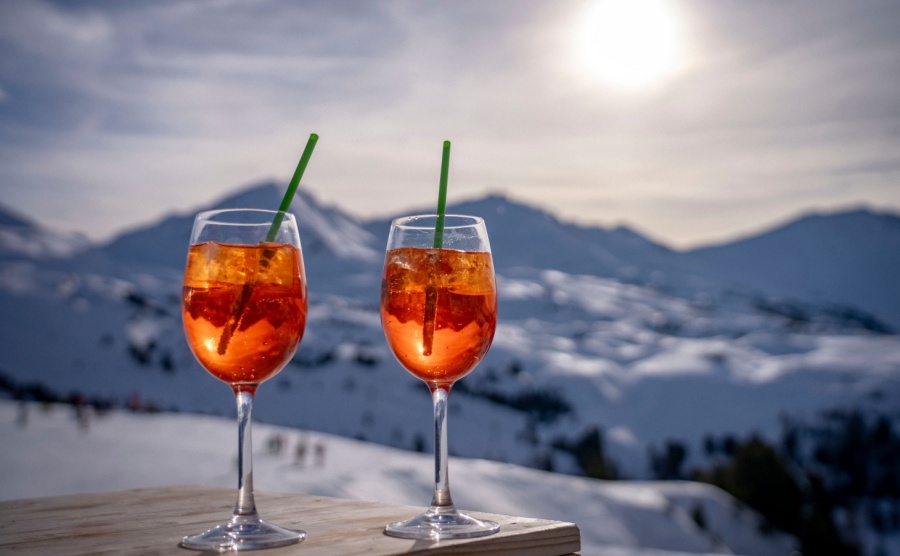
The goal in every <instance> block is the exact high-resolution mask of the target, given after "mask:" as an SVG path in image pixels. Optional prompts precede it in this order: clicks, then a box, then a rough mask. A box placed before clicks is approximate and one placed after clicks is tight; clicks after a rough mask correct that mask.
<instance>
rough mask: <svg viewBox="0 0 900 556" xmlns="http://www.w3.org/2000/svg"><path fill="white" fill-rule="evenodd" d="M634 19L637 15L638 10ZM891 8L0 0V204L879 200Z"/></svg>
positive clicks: (899, 24)
mask: <svg viewBox="0 0 900 556" xmlns="http://www.w3.org/2000/svg"><path fill="white" fill-rule="evenodd" d="M635 6H638V7H639V8H640V9H639V12H638V14H637V15H635V14H634V13H633V12H634V10H629V7H631V8H633V7H635ZM898 29H900V2H898V1H897V0H795V1H791V0H671V1H667V0H607V1H602V0H596V1H594V0H553V1H539V0H515V1H513V0H509V1H506V0H504V1H495V0H453V1H445V2H436V1H426V0H420V1H375V0H368V1H366V0H359V1H341V0H320V1H290V0H210V1H198V0H190V1H189V0H168V1H136V0H129V1H127V2H119V1H113V0H110V1H94V2H49V1H41V0H2V2H0V204H4V205H7V206H10V207H12V208H14V209H16V210H18V211H19V212H21V213H24V214H25V215H28V216H30V217H32V218H34V219H36V220H38V221H39V222H41V223H43V224H46V225H49V226H51V227H54V228H56V229H60V230H80V231H83V232H85V233H87V234H88V235H89V236H91V237H93V238H106V237H109V236H110V235H111V234H112V233H114V232H116V231H119V230H122V229H123V228H128V227H132V226H135V225H138V224H144V223H147V222H150V221H152V220H154V219H156V218H158V217H160V216H162V215H163V214H166V213H169V212H173V211H177V212H185V211H189V210H191V209H193V208H195V207H198V206H200V205H203V204H205V203H207V202H209V201H212V200H214V199H216V198H218V197H220V196H222V195H225V194H227V193H229V192H232V191H234V190H236V189H238V188H240V187H243V186H246V185H248V184H251V183H256V182H259V181H261V180H263V179H269V178H275V179H278V180H283V181H284V182H285V183H286V182H287V180H288V179H289V178H290V175H291V173H292V172H293V170H294V167H295V166H296V163H297V160H298V159H299V156H300V153H301V152H302V150H303V147H304V145H305V143H306V140H307V138H308V136H309V134H310V133H311V132H316V133H318V134H319V135H320V137H321V139H320V140H319V144H318V146H317V148H316V152H315V154H314V156H313V158H312V161H311V162H310V165H309V167H308V169H307V173H306V177H305V179H304V184H305V186H307V187H308V188H309V189H310V190H312V191H313V192H314V194H315V195H317V196H318V197H319V198H320V199H321V200H322V201H324V202H326V203H329V204H336V205H338V206H341V207H343V208H344V209H345V210H347V211H349V212H351V213H353V214H356V215H357V216H359V217H361V218H368V217H373V216H384V215H388V214H396V213H399V212H402V211H404V210H407V209H409V210H411V209H418V208H422V207H430V206H431V205H433V204H434V202H435V199H436V195H437V186H438V180H439V174H440V157H441V142H442V141H443V140H444V139H449V140H451V141H452V143H453V147H452V156H451V168H450V194H449V200H450V201H451V202H453V201H458V200H464V199H468V198H471V197H474V196H479V195H482V194H485V193H489V192H497V193H503V194H505V195H508V196H509V197H511V198H513V199H516V200H521V201H525V202H528V203H531V204H536V205H540V206H543V207H545V208H547V209H549V210H551V211H552V212H553V213H554V214H556V215H557V216H559V217H560V218H562V219H564V220H567V221H574V222H580V223H585V224H600V225H606V226H608V225H614V224H619V223H627V224H630V225H632V226H634V227H635V228H636V229H638V230H639V231H641V232H643V233H646V234H648V235H649V236H650V237H652V238H654V239H656V240H658V241H662V242H664V243H667V244H669V245H673V246H679V247H684V246H689V245H694V244H697V243H699V242H709V241H715V240H720V239H725V238H731V237H734V236H735V235H737V234H742V233H746V232H751V231H755V230H758V229H759V228H760V227H762V226H768V225H771V224H774V223H777V222H780V221H782V220H784V219H785V218H787V217H789V216H793V215H796V214H798V213H800V212H803V211H806V210H810V209H827V210H831V209H835V208H840V207H846V206H851V205H852V206H857V205H860V204H866V205H868V206H871V207H876V208H890V209H892V210H895V211H897V210H900V31H898Z"/></svg>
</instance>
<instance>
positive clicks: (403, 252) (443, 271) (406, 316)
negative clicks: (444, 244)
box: [381, 247, 497, 386]
mask: <svg viewBox="0 0 900 556" xmlns="http://www.w3.org/2000/svg"><path fill="white" fill-rule="evenodd" d="M381 321H382V326H383V327H384V333H385V336H386V338H387V341H388V344H389V345H390V347H391V350H392V351H393V352H394V355H395V356H396V357H397V359H398V360H399V361H400V363H401V364H402V365H403V367H404V368H405V369H406V370H407V371H409V372H410V373H412V374H413V375H415V376H416V377H418V378H420V379H422V380H424V381H425V382H427V383H428V384H429V385H430V386H432V385H451V384H453V383H454V382H455V381H457V380H459V379H460V378H462V377H463V376H465V375H466V374H467V373H468V372H469V371H471V370H472V369H474V368H475V366H476V365H477V364H478V363H479V362H480V361H481V359H482V357H484V354H485V353H487V351H488V348H490V346H491V341H492V340H493V338H494V329H495V327H496V324H497V293H496V286H495V284H494V270H493V263H492V262H491V255H490V253H485V252H464V251H454V250H449V249H428V248H418V247H402V248H398V249H392V250H389V251H388V252H387V255H386V258H385V264H384V276H383V280H382V290H381Z"/></svg>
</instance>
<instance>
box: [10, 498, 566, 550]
mask: <svg viewBox="0 0 900 556" xmlns="http://www.w3.org/2000/svg"><path fill="white" fill-rule="evenodd" d="M235 495H236V494H235V491H233V490H230V489H224V488H213V487H203V486H183V487H182V486H179V487H166V488H149V489H137V490H125V491H118V492H108V493H95V494H80V495H69V496H54V497H48V498H30V499H25V500H9V501H3V502H0V553H15V554H42V555H43V554H54V555H65V554H126V553H127V554H146V555H153V554H178V555H180V556H190V555H191V554H199V553H198V552H193V551H189V550H185V549H183V548H180V547H178V543H179V541H180V540H181V538H182V537H183V536H184V535H187V534H192V533H198V532H201V531H205V530H206V529H209V528H210V527H212V526H213V525H216V524H218V523H221V522H223V521H225V520H227V519H228V518H229V517H230V515H231V511H232V509H233V507H234V499H235ZM256 503H257V506H258V507H259V509H260V514H261V515H262V517H263V519H265V520H267V521H271V522H273V523H277V524H278V525H282V526H285V527H288V528H294V529H303V530H304V531H306V532H307V534H308V536H307V538H306V540H305V541H303V542H301V543H300V544H295V545H291V546H286V547H281V548H272V549H267V550H264V551H256V553H259V554H265V555H266V556H270V555H271V556H281V555H287V554H297V555H308V556H312V555H329V556H331V555H341V556H353V555H356V554H366V555H369V556H381V555H389V554H420V555H432V554H434V555H438V554H455V555H458V554H493V555H500V554H503V555H506V554H510V555H512V554H515V555H522V556H560V555H565V554H572V553H575V552H578V551H579V550H581V537H580V533H579V530H578V526H577V525H575V524H573V523H563V522H559V521H549V520H544V519H531V518H524V517H511V516H504V515H495V514H486V513H480V512H468V513H471V514H472V515H474V516H476V517H481V518H488V519H492V520H494V521H497V522H499V523H500V532H499V533H497V534H495V535H491V536H489V537H482V538H476V539H460V540H453V541H441V542H431V541H413V540H405V539H396V538H393V537H388V536H386V535H384V534H383V533H382V529H383V528H384V525H385V524H386V523H388V522H392V521H399V520H401V519H405V518H408V517H411V516H413V515H416V514H418V513H419V512H421V511H422V509H423V508H417V507H411V506H398V505H389V504H381V503H377V502H361V501H358V500H344V499H339V498H327V497H322V496H308V495H303V494H277V493H271V492H257V493H256Z"/></svg>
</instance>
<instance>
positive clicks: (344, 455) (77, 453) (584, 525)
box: [0, 402, 794, 556]
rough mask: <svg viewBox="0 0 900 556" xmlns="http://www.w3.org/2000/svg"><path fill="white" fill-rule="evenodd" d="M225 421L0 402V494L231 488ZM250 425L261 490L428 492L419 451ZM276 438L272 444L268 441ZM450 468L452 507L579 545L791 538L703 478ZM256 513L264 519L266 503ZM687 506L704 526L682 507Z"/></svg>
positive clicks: (771, 548) (747, 547) (231, 436)
mask: <svg viewBox="0 0 900 556" xmlns="http://www.w3.org/2000/svg"><path fill="white" fill-rule="evenodd" d="M235 430H236V427H235V425H234V423H233V422H231V421H230V420H227V419H223V418H209V417H195V416H193V417H189V416H186V415H180V414H179V415H173V414H154V415H147V414H132V413H123V412H115V411H114V412H111V413H109V414H105V415H102V416H97V415H96V414H93V413H91V414H90V415H89V416H88V417H86V418H85V419H84V420H82V421H80V422H79V421H77V420H76V419H75V416H74V413H73V409H72V408H71V407H64V406H48V407H47V408H41V406H39V405H37V404H29V405H27V406H18V405H16V404H14V403H12V402H0V442H2V444H3V445H4V446H15V447H16V448H15V449H14V450H8V449H7V450H3V451H2V452H0V468H2V469H3V470H4V472H3V473H2V474H0V499H15V498H23V497H36V496H48V495H59V494H74V493H80V492H102V491H110V490H117V489H127V488H139V487H153V486H167V485H180V484H206V485H213V486H223V487H234V486H235V484H236V480H237V479H236V469H235V458H236V435H235ZM253 434H254V441H255V443H256V449H255V451H254V452H255V457H254V483H255V486H256V488H257V489H259V490H273V491H278V492H298V493H307V494H315V495H323V496H335V497H340V498H351V499H360V500H376V501H382V502H386V503H397V504H408V505H414V506H423V505H427V504H428V502H429V501H430V499H431V490H430V489H431V488H432V486H433V485H432V484H431V483H430V482H429V481H431V480H433V472H432V468H433V463H432V460H431V457H430V456H427V455H421V454H413V453H409V452H405V451H400V450H396V449H391V448H386V447H383V446H379V445H376V444H371V443H366V442H359V441H354V440H349V439H346V438H342V437H336V436H332V435H326V434H321V433H317V432H310V431H304V430H300V429H290V428H284V427H274V426H270V425H264V424H257V425H256V426H255V427H254V431H253ZM275 438H278V439H279V440H280V442H281V446H282V450H281V451H276V450H272V449H270V448H269V443H270V441H272V440H273V439H275ZM300 445H303V446H305V447H306V452H305V456H304V457H303V458H299V457H298V456H297V447H298V446H300ZM317 447H321V448H320V449H321V452H318V453H317V451H316V448H317ZM188 462H190V465H188V464H187V463H188ZM450 473H451V476H452V477H453V497H454V501H455V502H456V504H457V506H459V507H460V508H463V509H470V510H477V511H487V512H492V513H502V514H507V515H520V516H526V517H536V518H544V519H555V520H560V521H568V522H573V523H576V524H578V526H579V528H580V530H581V537H582V551H581V553H582V554H584V555H585V556H588V555H595V554H600V555H603V554H610V555H611V554H622V555H649V554H655V555H657V556H674V555H675V554H676V553H692V554H696V553H707V552H711V553H720V554H721V553H725V554H744V555H747V556H751V555H759V556H770V555H778V554H783V555H787V554H790V553H791V551H792V549H793V547H794V542H793V539H791V538H790V537H789V536H786V535H781V534H768V535H767V534H762V533H760V532H759V527H758V525H759V519H760V518H759V516H758V515H756V514H755V513H754V512H752V511H751V510H748V509H739V508H738V506H737V505H736V501H735V500H733V499H732V498H730V497H729V496H728V495H727V494H725V493H724V492H722V491H720V490H718V489H716V488H714V487H711V486H709V485H703V484H698V483H688V482H668V483H664V482H656V483H624V482H603V481H596V480H589V479H577V478H571V477H565V476H561V475H556V474H553V473H546V472H541V471H536V470H533V469H527V468H523V467H518V466H514V465H509V464H500V463H496V462H490V461H484V460H466V459H459V458H452V460H451V462H450ZM260 512H261V513H262V514H263V516H265V507H264V506H263V507H261V508H260ZM697 512H701V513H702V514H703V515H704V516H705V519H706V523H707V525H706V527H705V528H700V527H698V525H697V523H696V522H695V520H694V518H693V517H692V515H694V514H696V513H697ZM225 517H226V516H223V519H224V518H225ZM190 532H192V531H185V534H187V533H190Z"/></svg>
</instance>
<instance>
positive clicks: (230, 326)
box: [216, 133, 319, 355]
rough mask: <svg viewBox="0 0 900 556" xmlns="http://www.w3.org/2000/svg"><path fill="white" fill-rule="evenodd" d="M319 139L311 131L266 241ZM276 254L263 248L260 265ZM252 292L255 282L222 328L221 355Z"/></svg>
mask: <svg viewBox="0 0 900 556" xmlns="http://www.w3.org/2000/svg"><path fill="white" fill-rule="evenodd" d="M318 140H319V136H318V135H316V134H315V133H310V135H309V140H308V141H307V142H306V148H305V149H303V154H302V155H301V156H300V162H299V163H298V164H297V169H296V170H294V177H293V178H291V183H290V184H288V188H287V191H286V192H285V193H284V197H283V198H282V199H281V206H279V207H278V212H277V213H275V218H273V219H272V225H271V226H270V227H269V233H268V234H266V243H271V242H273V241H275V237H276V236H277V235H278V229H279V228H281V222H282V221H283V220H284V214H285V213H286V212H287V210H288V209H289V208H290V207H291V201H293V200H294V195H295V194H296V193H297V186H298V185H300V178H302V177H303V172H305V171H306V165H307V164H309V158H310V157H311V156H312V152H313V149H314V148H316V142H317V141H318ZM274 254H275V251H274V250H263V258H262V259H260V261H259V264H260V266H263V267H266V266H268V265H269V259H271V258H272V256H273V255H274ZM254 282H255V279H254ZM252 294H253V282H248V283H246V284H244V287H242V288H241V293H240V295H239V296H238V298H237V300H236V301H235V304H234V305H233V307H234V310H233V311H232V312H231V316H230V317H229V319H228V322H226V323H225V328H223V329H222V336H221V337H220V338H219V346H218V347H217V348H216V351H218V352H219V355H224V354H225V350H227V349H228V343H229V342H230V341H231V336H232V335H234V331H235V330H236V329H237V327H238V325H239V324H240V321H241V318H242V317H243V316H244V308H245V307H246V305H247V303H248V302H249V301H250V296H251V295H252Z"/></svg>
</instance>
